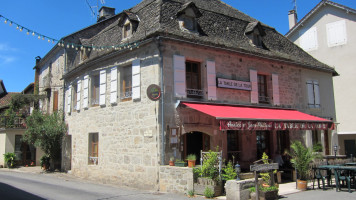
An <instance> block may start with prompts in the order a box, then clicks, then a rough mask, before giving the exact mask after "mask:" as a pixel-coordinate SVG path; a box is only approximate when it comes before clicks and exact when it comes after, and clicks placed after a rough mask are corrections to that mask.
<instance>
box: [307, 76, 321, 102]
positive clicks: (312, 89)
mask: <svg viewBox="0 0 356 200" xmlns="http://www.w3.org/2000/svg"><path fill="white" fill-rule="evenodd" d="M307 92H308V106H309V107H310V108H320V94H319V83H318V81H311V80H309V81H307Z"/></svg>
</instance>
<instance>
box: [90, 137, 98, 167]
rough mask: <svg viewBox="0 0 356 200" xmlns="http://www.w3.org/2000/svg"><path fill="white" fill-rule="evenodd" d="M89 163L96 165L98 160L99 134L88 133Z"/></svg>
mask: <svg viewBox="0 0 356 200" xmlns="http://www.w3.org/2000/svg"><path fill="white" fill-rule="evenodd" d="M88 149H89V150H88V152H89V157H88V158H89V162H88V163H89V165H97V164H98V160H99V134H98V133H89V143H88Z"/></svg>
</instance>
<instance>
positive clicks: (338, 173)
mask: <svg viewBox="0 0 356 200" xmlns="http://www.w3.org/2000/svg"><path fill="white" fill-rule="evenodd" d="M341 181H342V182H343V183H344V182H345V181H346V184H347V187H348V189H349V192H350V193H351V189H350V177H349V176H348V175H347V174H343V173H342V170H339V169H335V182H336V192H337V191H338V190H339V191H341V185H340V182H341Z"/></svg>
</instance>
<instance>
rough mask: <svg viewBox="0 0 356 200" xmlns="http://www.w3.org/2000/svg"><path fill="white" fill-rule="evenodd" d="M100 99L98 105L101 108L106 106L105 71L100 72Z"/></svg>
mask: <svg viewBox="0 0 356 200" xmlns="http://www.w3.org/2000/svg"><path fill="white" fill-rule="evenodd" d="M99 87H100V89H99V90H100V97H99V103H100V105H101V106H104V105H105V104H106V99H105V97H106V70H102V71H100V86H99Z"/></svg>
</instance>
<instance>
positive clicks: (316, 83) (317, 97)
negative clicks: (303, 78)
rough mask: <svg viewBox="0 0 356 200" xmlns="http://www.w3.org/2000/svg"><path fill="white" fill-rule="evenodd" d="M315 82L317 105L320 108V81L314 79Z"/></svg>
mask: <svg viewBox="0 0 356 200" xmlns="http://www.w3.org/2000/svg"><path fill="white" fill-rule="evenodd" d="M313 83H314V98H315V107H317V108H320V94H319V83H318V81H313Z"/></svg>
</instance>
